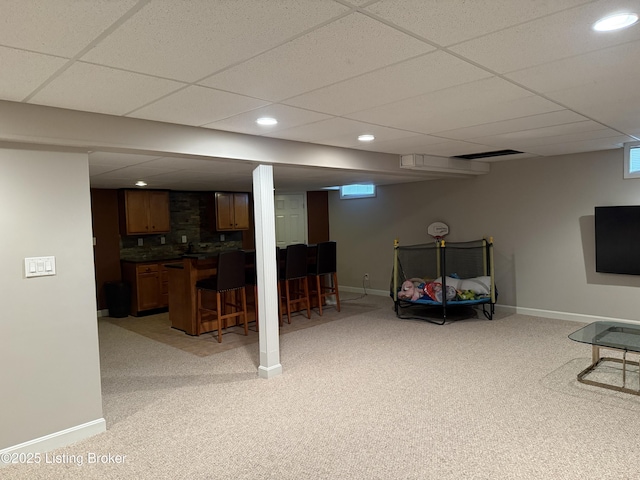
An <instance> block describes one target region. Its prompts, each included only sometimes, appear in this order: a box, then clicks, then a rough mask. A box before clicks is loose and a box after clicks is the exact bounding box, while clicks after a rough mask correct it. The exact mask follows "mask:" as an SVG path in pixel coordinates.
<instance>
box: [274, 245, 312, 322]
mask: <svg viewBox="0 0 640 480" xmlns="http://www.w3.org/2000/svg"><path fill="white" fill-rule="evenodd" d="M307 250H308V247H307V245H305V244H297V245H289V246H288V247H287V249H286V259H285V261H284V269H282V270H280V272H281V274H280V275H279V282H278V287H279V288H278V295H279V296H280V298H281V300H284V301H285V305H286V311H287V323H291V311H292V307H294V308H295V307H297V306H298V305H301V304H302V305H303V306H306V310H307V318H311V305H310V302H309V281H308V278H307V275H308V266H307ZM281 284H282V285H284V291H285V293H284V296H282V294H281V288H280V285H281ZM300 284H302V285H301V286H300ZM280 325H282V314H280Z"/></svg>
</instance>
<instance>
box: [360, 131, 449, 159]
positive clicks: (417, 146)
mask: <svg viewBox="0 0 640 480" xmlns="http://www.w3.org/2000/svg"><path fill="white" fill-rule="evenodd" d="M447 141H448V140H446V139H442V138H439V137H433V136H430V135H413V136H409V137H403V138H394V139H391V140H380V139H376V140H374V141H373V142H371V143H363V144H362V145H359V146H357V147H352V148H357V149H358V150H367V151H371V152H383V153H391V154H396V155H408V154H410V153H424V152H425V151H426V149H428V148H429V147H430V146H433V145H434V144H437V143H445V142H447Z"/></svg>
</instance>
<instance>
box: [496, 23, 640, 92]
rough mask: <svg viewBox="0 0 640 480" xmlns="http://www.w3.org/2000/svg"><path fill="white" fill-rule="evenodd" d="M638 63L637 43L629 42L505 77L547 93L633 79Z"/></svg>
mask: <svg viewBox="0 0 640 480" xmlns="http://www.w3.org/2000/svg"><path fill="white" fill-rule="evenodd" d="M639 29H640V27H639ZM639 63H640V42H630V43H627V44H624V45H616V46H614V47H610V48H604V49H602V50H598V51H595V52H589V53H585V54H583V55H578V56H575V57H571V58H565V59H562V60H557V61H555V62H551V63H547V64H544V65H538V66H535V67H531V68H527V69H525V70H520V71H517V72H513V73H510V74H507V75H506V77H507V78H509V79H512V80H514V81H515V82H518V83H520V84H522V85H524V86H526V87H528V88H531V89H533V90H535V91H537V92H541V93H550V92H555V91H558V90H565V89H569V88H575V87H582V86H584V85H589V84H600V83H602V84H606V83H608V82H611V81H612V80H614V79H616V78H618V77H623V78H626V79H631V78H634V77H637V75H638V64H639Z"/></svg>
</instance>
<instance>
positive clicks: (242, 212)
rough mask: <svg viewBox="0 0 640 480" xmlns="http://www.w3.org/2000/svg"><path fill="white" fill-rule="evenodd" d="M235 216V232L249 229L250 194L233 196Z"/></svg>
mask: <svg viewBox="0 0 640 480" xmlns="http://www.w3.org/2000/svg"><path fill="white" fill-rule="evenodd" d="M233 215H234V224H233V227H234V229H235V230H248V229H249V194H248V193H235V194H234V195H233Z"/></svg>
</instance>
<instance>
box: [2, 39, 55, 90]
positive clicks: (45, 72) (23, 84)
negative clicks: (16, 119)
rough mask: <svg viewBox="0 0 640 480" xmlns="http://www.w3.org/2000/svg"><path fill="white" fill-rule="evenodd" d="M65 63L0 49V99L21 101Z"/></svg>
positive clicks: (40, 55) (41, 56)
mask: <svg viewBox="0 0 640 480" xmlns="http://www.w3.org/2000/svg"><path fill="white" fill-rule="evenodd" d="M0 30H1V29H0ZM65 63H67V60H65V59H64V58H60V57H52V56H49V55H42V54H40V53H32V52H25V51H23V50H16V49H14V48H6V47H0V65H2V74H0V98H1V99H3V100H12V101H15V102H19V101H21V100H23V99H24V98H25V97H27V96H28V95H29V94H30V93H31V92H33V91H34V90H35V89H36V88H37V87H39V86H40V84H42V82H44V81H45V80H47V79H48V78H49V77H50V76H51V75H53V74H54V73H55V72H56V71H57V70H58V69H59V68H61V67H62V66H63V65H64V64H65Z"/></svg>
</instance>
